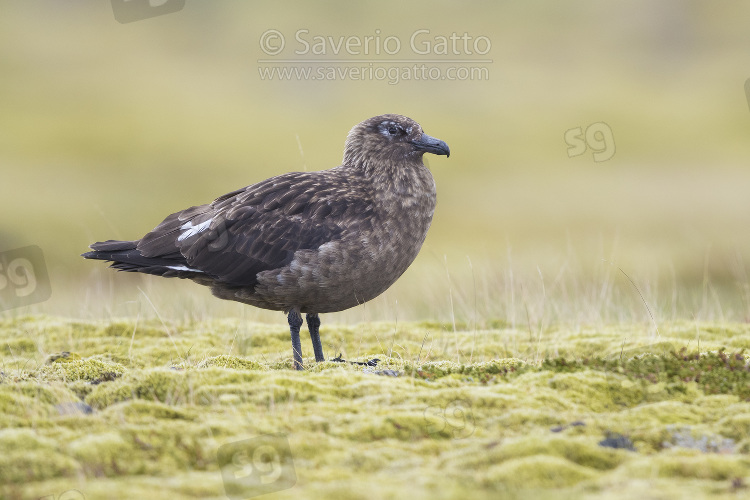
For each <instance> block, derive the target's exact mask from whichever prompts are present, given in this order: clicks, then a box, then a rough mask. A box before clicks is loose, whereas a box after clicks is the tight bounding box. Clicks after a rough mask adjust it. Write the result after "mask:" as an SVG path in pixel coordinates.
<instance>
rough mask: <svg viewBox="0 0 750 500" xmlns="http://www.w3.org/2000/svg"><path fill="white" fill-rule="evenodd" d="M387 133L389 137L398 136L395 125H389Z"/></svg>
mask: <svg viewBox="0 0 750 500" xmlns="http://www.w3.org/2000/svg"><path fill="white" fill-rule="evenodd" d="M388 133H389V134H391V135H396V134H398V127H396V126H395V125H391V126H390V127H388Z"/></svg>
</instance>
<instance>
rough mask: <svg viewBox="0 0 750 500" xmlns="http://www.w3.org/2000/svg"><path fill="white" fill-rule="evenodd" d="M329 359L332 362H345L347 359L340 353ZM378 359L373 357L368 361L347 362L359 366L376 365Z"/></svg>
mask: <svg viewBox="0 0 750 500" xmlns="http://www.w3.org/2000/svg"><path fill="white" fill-rule="evenodd" d="M331 361H333V362H334V363H347V361H346V360H345V359H344V358H342V357H341V353H339V355H338V356H337V357H335V358H333V359H332V360H331ZM379 361H380V359H378V358H374V359H371V360H369V361H348V363H350V364H353V365H360V366H378V362H379Z"/></svg>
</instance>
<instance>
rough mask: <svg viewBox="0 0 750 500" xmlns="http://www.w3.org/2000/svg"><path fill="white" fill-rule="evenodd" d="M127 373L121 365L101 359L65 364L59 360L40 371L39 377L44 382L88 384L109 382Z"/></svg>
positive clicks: (71, 361)
mask: <svg viewBox="0 0 750 500" xmlns="http://www.w3.org/2000/svg"><path fill="white" fill-rule="evenodd" d="M123 373H125V367H124V366H122V365H121V364H119V363H112V362H107V361H102V360H99V359H91V358H89V359H75V360H72V359H68V360H67V361H65V362H60V360H57V361H55V362H53V363H52V364H50V365H48V366H44V367H42V368H40V369H39V371H38V372H37V376H38V377H39V378H41V379H44V380H61V381H75V380H86V381H88V382H97V383H101V382H108V381H111V380H114V379H115V378H117V377H120V376H121V375H122V374H123Z"/></svg>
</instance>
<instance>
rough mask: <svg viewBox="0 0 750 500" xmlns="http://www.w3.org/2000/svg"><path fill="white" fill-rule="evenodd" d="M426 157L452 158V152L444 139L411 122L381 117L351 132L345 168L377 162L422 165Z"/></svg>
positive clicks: (376, 117)
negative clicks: (427, 132)
mask: <svg viewBox="0 0 750 500" xmlns="http://www.w3.org/2000/svg"><path fill="white" fill-rule="evenodd" d="M425 153H432V154H436V155H445V156H450V154H451V150H450V148H448V145H447V144H446V143H444V142H443V141H441V140H440V139H435V138H434V137H430V136H429V135H427V134H425V133H424V132H423V131H422V127H421V126H420V125H419V123H417V122H415V121H414V120H412V119H411V118H407V117H406V116H401V115H380V116H375V117H373V118H370V119H368V120H365V121H363V122H362V123H360V124H359V125H356V126H355V127H354V128H352V130H351V131H350V132H349V135H348V136H347V138H346V146H345V148H344V165H350V166H357V165H366V164H369V163H372V162H373V161H376V162H388V163H401V162H410V161H416V162H419V163H421V160H422V155H424V154H425Z"/></svg>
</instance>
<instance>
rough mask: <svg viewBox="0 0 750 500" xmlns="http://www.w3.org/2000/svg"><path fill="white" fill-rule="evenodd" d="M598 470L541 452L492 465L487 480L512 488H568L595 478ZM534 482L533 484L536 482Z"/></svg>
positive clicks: (490, 482)
mask: <svg viewBox="0 0 750 500" xmlns="http://www.w3.org/2000/svg"><path fill="white" fill-rule="evenodd" d="M596 476H597V474H596V473H595V472H594V471H592V470H591V469H587V468H586V467H581V466H580V465H576V464H574V463H571V462H569V461H568V460H565V459H564V458H560V457H554V456H547V455H537V456H532V457H525V458H517V459H513V460H508V461H507V462H503V463H502V464H500V465H497V466H493V467H490V469H489V470H488V471H487V474H486V476H485V477H486V479H485V481H486V482H487V483H489V484H493V485H498V486H501V487H502V488H507V489H511V490H522V489H529V488H530V487H531V488H540V489H541V488H545V489H546V488H549V489H551V488H564V487H567V486H572V485H575V484H578V483H580V482H581V481H586V480H588V479H593V478H595V477H596ZM532 485H533V486H532Z"/></svg>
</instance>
